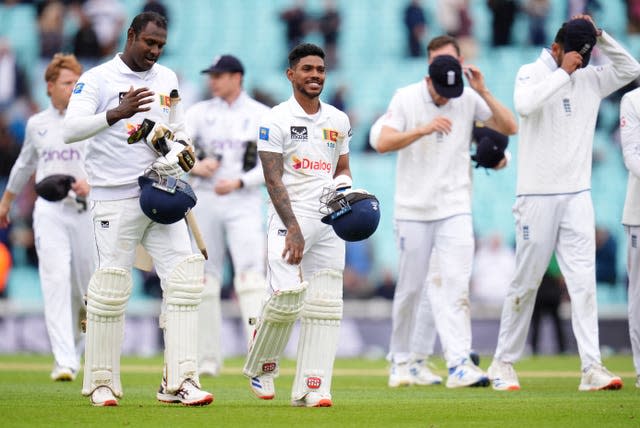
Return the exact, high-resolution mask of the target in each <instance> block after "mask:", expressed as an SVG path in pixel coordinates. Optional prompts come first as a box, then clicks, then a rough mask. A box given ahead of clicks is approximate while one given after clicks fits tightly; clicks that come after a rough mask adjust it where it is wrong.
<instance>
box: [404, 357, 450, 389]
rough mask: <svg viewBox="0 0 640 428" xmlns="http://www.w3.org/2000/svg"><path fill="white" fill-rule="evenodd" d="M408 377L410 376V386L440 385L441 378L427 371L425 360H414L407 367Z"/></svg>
mask: <svg viewBox="0 0 640 428" xmlns="http://www.w3.org/2000/svg"><path fill="white" fill-rule="evenodd" d="M409 375H410V376H411V385H419V386H424V385H440V384H441V383H442V378H441V377H440V376H438V375H437V374H435V373H433V372H432V371H431V370H430V369H429V365H428V363H427V361H426V360H423V359H420V360H414V361H412V362H411V365H410V366H409Z"/></svg>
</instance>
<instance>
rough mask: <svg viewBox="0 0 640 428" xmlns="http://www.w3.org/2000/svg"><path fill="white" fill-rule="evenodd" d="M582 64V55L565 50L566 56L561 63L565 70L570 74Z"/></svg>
mask: <svg viewBox="0 0 640 428" xmlns="http://www.w3.org/2000/svg"><path fill="white" fill-rule="evenodd" d="M581 66H582V55H580V54H579V53H578V52H575V51H571V52H565V54H564V57H563V58H562V64H560V67H561V68H562V69H563V70H564V71H566V72H567V73H568V74H573V72H574V71H576V70H577V69H578V68H580V67H581Z"/></svg>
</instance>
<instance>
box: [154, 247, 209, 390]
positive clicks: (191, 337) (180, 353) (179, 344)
mask: <svg viewBox="0 0 640 428" xmlns="http://www.w3.org/2000/svg"><path fill="white" fill-rule="evenodd" d="M203 288H204V257H202V256H201V255H200V254H194V255H191V256H189V257H187V258H186V259H185V260H183V261H182V262H180V263H179V264H178V266H176V268H175V269H174V270H173V272H171V274H170V275H169V278H168V279H167V282H166V285H165V290H164V303H165V306H164V347H165V348H164V364H165V373H166V378H167V390H168V391H169V392H174V391H176V390H177V389H178V388H180V385H181V384H182V382H183V381H184V380H185V379H193V380H194V381H195V382H196V383H198V382H199V380H198V370H197V356H198V307H199V305H200V300H201V297H202V289H203Z"/></svg>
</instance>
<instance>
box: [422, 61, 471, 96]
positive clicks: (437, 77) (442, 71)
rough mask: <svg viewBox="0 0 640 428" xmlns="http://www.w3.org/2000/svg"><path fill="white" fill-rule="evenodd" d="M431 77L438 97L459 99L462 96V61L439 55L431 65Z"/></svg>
mask: <svg viewBox="0 0 640 428" xmlns="http://www.w3.org/2000/svg"><path fill="white" fill-rule="evenodd" d="M429 77H430V78H431V83H432V84H433V88H434V89H435V90H436V92H437V93H438V95H440V96H442V97H445V98H457V97H459V96H460V95H462V91H463V90H464V82H463V81H462V67H461V66H460V61H458V60H457V59H456V58H454V57H453V56H451V55H438V56H437V57H435V58H434V59H433V61H432V62H431V64H429Z"/></svg>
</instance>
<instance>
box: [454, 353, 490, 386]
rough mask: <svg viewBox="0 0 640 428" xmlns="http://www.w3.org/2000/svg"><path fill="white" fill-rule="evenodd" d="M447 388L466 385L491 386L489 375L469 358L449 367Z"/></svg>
mask: <svg viewBox="0 0 640 428" xmlns="http://www.w3.org/2000/svg"><path fill="white" fill-rule="evenodd" d="M446 386H447V388H462V387H465V386H489V377H488V376H487V374H486V373H485V372H483V371H482V370H481V369H480V367H478V366H476V365H475V364H473V363H472V362H471V361H469V360H468V359H466V358H465V359H464V360H463V361H462V363H460V364H458V365H457V366H455V367H451V368H450V369H449V376H448V377H447V384H446Z"/></svg>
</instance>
